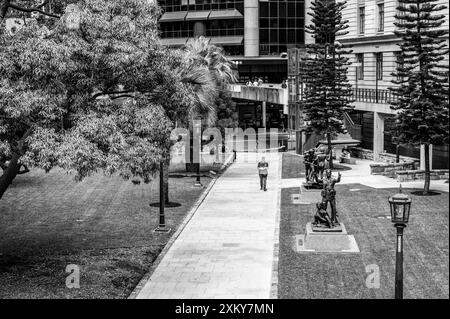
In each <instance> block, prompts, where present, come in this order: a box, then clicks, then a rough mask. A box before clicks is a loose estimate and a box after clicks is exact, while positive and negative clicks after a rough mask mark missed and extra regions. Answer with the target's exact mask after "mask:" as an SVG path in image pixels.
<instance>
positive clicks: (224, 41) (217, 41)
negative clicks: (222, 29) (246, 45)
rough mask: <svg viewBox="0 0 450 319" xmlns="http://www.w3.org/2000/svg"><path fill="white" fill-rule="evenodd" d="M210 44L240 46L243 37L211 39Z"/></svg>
mask: <svg viewBox="0 0 450 319" xmlns="http://www.w3.org/2000/svg"><path fill="white" fill-rule="evenodd" d="M210 39H211V42H210V43H211V44H221V45H241V44H242V41H243V40H244V37H243V36H242V35H241V36H233V37H211V38H210Z"/></svg>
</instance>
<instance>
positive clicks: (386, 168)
mask: <svg viewBox="0 0 450 319" xmlns="http://www.w3.org/2000/svg"><path fill="white" fill-rule="evenodd" d="M415 169H416V164H415V163H414V162H403V163H379V164H370V174H371V175H383V176H387V177H392V178H395V177H396V176H397V172H398V171H412V170H415Z"/></svg>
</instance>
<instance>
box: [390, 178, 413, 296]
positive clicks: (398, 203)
mask: <svg viewBox="0 0 450 319" xmlns="http://www.w3.org/2000/svg"><path fill="white" fill-rule="evenodd" d="M389 205H390V207H391V221H392V223H394V226H395V228H397V249H396V254H395V299H403V229H404V228H405V227H406V225H407V224H408V220H409V211H410V208H411V198H409V196H408V195H407V194H404V193H402V185H400V189H399V192H398V194H395V195H394V196H392V197H390V198H389Z"/></svg>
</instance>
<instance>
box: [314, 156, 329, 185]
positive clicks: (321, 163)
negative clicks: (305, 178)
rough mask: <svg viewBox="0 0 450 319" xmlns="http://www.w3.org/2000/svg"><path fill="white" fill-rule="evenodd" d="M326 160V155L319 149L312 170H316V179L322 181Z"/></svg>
mask: <svg viewBox="0 0 450 319" xmlns="http://www.w3.org/2000/svg"><path fill="white" fill-rule="evenodd" d="M327 160H328V155H327V154H325V152H324V151H323V150H321V149H319V152H318V154H317V155H316V158H315V163H314V168H315V169H316V173H315V175H316V176H317V179H319V175H320V180H323V171H324V170H325V162H326V161H327Z"/></svg>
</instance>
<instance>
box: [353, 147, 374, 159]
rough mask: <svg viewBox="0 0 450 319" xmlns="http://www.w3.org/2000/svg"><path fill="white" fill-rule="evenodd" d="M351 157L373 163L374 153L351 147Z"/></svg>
mask: <svg viewBox="0 0 450 319" xmlns="http://www.w3.org/2000/svg"><path fill="white" fill-rule="evenodd" d="M348 150H349V151H350V155H351V156H352V157H356V158H360V159H368V160H372V161H373V151H372V150H368V149H365V148H362V147H349V148H348Z"/></svg>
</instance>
